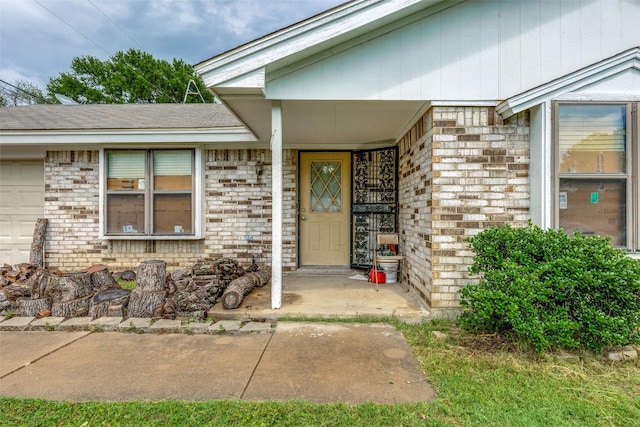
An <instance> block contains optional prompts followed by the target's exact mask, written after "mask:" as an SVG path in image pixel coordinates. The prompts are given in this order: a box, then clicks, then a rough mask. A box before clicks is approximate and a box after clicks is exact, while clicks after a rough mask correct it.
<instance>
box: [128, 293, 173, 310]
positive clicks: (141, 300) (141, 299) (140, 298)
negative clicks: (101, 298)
mask: <svg viewBox="0 0 640 427" xmlns="http://www.w3.org/2000/svg"><path fill="white" fill-rule="evenodd" d="M164 298H165V292H164V290H163V291H157V292H144V291H140V290H139V289H137V288H136V289H134V290H133V291H132V292H131V297H130V298H129V307H128V310H127V316H128V317H152V316H153V311H154V309H155V308H156V307H157V306H158V305H160V304H162V303H163V302H164Z"/></svg>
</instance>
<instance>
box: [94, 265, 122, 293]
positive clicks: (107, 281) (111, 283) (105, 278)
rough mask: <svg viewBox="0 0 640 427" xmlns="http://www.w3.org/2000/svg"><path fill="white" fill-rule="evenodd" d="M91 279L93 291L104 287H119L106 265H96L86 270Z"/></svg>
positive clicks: (104, 288)
mask: <svg viewBox="0 0 640 427" xmlns="http://www.w3.org/2000/svg"><path fill="white" fill-rule="evenodd" d="M87 273H89V278H90V279H91V287H92V288H93V290H94V292H98V291H104V290H106V289H120V286H118V282H116V279H114V278H113V276H112V275H111V273H110V272H109V269H108V268H107V266H106V265H96V266H93V267H91V268H90V269H89V270H87Z"/></svg>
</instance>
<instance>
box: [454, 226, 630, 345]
mask: <svg viewBox="0 0 640 427" xmlns="http://www.w3.org/2000/svg"><path fill="white" fill-rule="evenodd" d="M469 244H470V247H471V248H472V249H473V251H474V253H475V255H474V258H473V265H472V266H471V268H470V271H471V273H472V274H475V275H478V276H479V278H480V282H479V283H478V284H477V285H470V286H467V287H465V288H463V289H462V291H461V305H462V307H463V308H464V309H465V310H464V312H463V313H462V314H461V315H460V317H459V318H458V321H459V324H460V325H461V326H462V327H463V328H464V329H466V330H468V331H471V332H474V333H503V334H511V335H512V336H513V337H514V338H515V339H518V340H524V341H525V342H528V343H530V344H531V345H532V346H533V347H534V348H535V349H536V350H538V351H542V350H544V349H547V348H552V347H569V348H587V349H591V350H597V351H600V350H603V349H605V348H613V347H616V346H621V345H626V344H631V343H640V261H638V260H634V259H632V258H629V257H628V256H627V255H626V253H625V252H624V251H622V250H620V249H615V248H612V247H611V245H610V244H609V238H607V237H601V236H588V237H585V236H582V235H581V234H579V233H576V234H574V235H573V236H570V235H568V234H567V233H565V232H564V231H562V230H542V229H541V228H539V227H536V226H533V225H529V226H528V227H526V228H512V227H511V226H509V225H505V226H502V227H496V228H491V229H487V230H484V231H483V232H481V233H480V234H478V235H476V236H474V237H472V238H471V239H469Z"/></svg>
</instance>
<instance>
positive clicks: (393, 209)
mask: <svg viewBox="0 0 640 427" xmlns="http://www.w3.org/2000/svg"><path fill="white" fill-rule="evenodd" d="M389 149H392V150H394V155H393V168H394V176H393V179H394V181H395V185H394V189H395V190H394V191H395V193H394V195H393V201H392V202H391V203H382V204H381V203H373V205H372V206H371V209H372V211H371V213H377V214H386V215H391V216H392V217H393V229H392V230H391V229H384V230H380V231H384V232H394V233H397V232H399V227H400V224H399V205H398V199H399V176H398V166H399V158H398V147H397V146H392V147H382V148H372V149H366V150H298V167H297V179H298V183H297V197H296V226H297V229H296V236H297V244H296V253H297V262H296V266H297V268H300V267H301V266H302V265H301V262H300V234H301V233H300V221H301V212H300V194H301V183H302V180H301V173H302V167H301V157H302V153H345V152H347V153H349V155H350V156H351V161H350V162H349V171H348V173H349V179H350V182H351V185H350V193H351V194H350V195H349V212H350V220H349V228H350V231H349V264H348V266H349V267H350V268H356V269H362V268H367V266H365V265H364V264H362V263H358V262H356V261H357V260H356V259H355V258H354V244H355V242H354V234H355V232H356V230H355V228H354V227H355V223H354V216H355V215H356V214H362V212H355V210H354V206H355V205H356V203H355V200H354V191H356V187H355V180H356V177H355V176H354V174H355V159H354V155H355V154H356V153H373V152H377V151H382V150H389ZM365 204H368V203H365ZM381 205H389V206H387V208H389V209H390V211H389V212H387V209H386V207H385V206H381ZM381 208H383V209H381ZM376 224H377V223H376ZM371 238H372V237H371V236H370V237H369V239H371ZM373 251H374V252H375V249H373Z"/></svg>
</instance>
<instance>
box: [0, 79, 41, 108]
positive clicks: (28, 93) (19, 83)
mask: <svg viewBox="0 0 640 427" xmlns="http://www.w3.org/2000/svg"><path fill="white" fill-rule="evenodd" d="M48 102H49V101H48V100H47V99H46V98H45V96H44V93H43V92H42V89H40V88H39V87H38V86H36V85H35V84H33V83H31V82H28V81H26V80H16V81H14V82H13V83H8V82H5V81H4V80H3V81H2V85H1V86H0V107H14V106H16V105H31V104H46V103H48Z"/></svg>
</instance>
